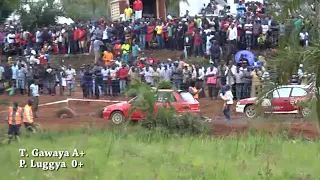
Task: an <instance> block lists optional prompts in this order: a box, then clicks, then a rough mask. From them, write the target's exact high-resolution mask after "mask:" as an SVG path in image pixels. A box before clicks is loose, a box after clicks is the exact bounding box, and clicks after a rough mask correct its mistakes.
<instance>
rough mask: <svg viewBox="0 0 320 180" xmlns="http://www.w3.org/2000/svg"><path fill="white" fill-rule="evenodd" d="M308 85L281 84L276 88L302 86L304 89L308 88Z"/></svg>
mask: <svg viewBox="0 0 320 180" xmlns="http://www.w3.org/2000/svg"><path fill="white" fill-rule="evenodd" d="M309 86H310V85H294V84H293V85H282V86H279V87H277V88H304V89H307V88H309Z"/></svg>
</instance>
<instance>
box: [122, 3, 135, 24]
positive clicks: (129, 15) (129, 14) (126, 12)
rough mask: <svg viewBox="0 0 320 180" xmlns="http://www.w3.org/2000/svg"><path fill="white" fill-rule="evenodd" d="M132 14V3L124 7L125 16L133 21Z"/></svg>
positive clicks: (127, 19)
mask: <svg viewBox="0 0 320 180" xmlns="http://www.w3.org/2000/svg"><path fill="white" fill-rule="evenodd" d="M132 15H133V10H132V8H131V7H130V5H129V4H128V7H127V8H125V9H124V16H125V18H126V21H130V22H131V19H132Z"/></svg>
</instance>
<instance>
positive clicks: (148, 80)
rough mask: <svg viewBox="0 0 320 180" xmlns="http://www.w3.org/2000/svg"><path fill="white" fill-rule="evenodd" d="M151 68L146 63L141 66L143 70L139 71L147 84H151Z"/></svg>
mask: <svg viewBox="0 0 320 180" xmlns="http://www.w3.org/2000/svg"><path fill="white" fill-rule="evenodd" d="M153 72H154V70H153V68H152V67H150V66H149V65H147V66H146V67H144V68H143V71H142V72H141V73H140V74H141V75H143V76H144V79H145V81H146V83H147V84H149V85H153V84H154V82H153Z"/></svg>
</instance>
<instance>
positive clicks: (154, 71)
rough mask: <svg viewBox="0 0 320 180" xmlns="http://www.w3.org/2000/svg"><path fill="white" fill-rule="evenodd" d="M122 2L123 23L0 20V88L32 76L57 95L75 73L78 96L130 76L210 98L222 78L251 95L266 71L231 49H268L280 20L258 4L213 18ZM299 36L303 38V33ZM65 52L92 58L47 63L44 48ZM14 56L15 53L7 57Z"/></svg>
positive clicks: (23, 83)
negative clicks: (147, 13)
mask: <svg viewBox="0 0 320 180" xmlns="http://www.w3.org/2000/svg"><path fill="white" fill-rule="evenodd" d="M138 1H139V0H138ZM138 1H137V2H138ZM138 7H139V6H138ZM128 8H130V7H129V6H128ZM128 8H127V9H126V10H125V18H126V20H125V21H123V22H118V21H114V22H111V21H109V20H104V19H99V20H95V21H90V22H88V23H78V24H75V25H55V26H50V27H43V28H37V29H35V30H26V29H21V28H17V27H12V26H11V25H10V24H9V25H6V26H1V28H0V49H1V50H2V51H1V52H2V55H4V56H5V57H6V60H8V61H6V62H5V63H6V64H5V65H4V67H0V82H1V83H0V90H1V91H2V92H3V91H4V89H6V88H13V87H14V88H15V89H17V90H19V91H20V93H21V94H25V93H28V92H29V91H28V88H29V87H30V84H32V83H34V82H37V83H38V84H39V85H40V89H41V93H48V94H51V95H55V94H56V88H57V87H58V88H59V94H60V95H64V94H65V93H64V92H65V91H67V92H68V94H69V95H72V92H73V91H74V88H75V87H76V85H77V84H76V79H79V80H80V87H81V88H82V90H83V96H84V97H95V98H99V97H100V96H103V95H105V96H117V95H119V94H121V93H123V92H124V90H125V88H126V87H127V85H128V84H129V83H130V82H133V81H136V80H142V81H145V82H147V83H148V84H150V85H156V84H157V83H158V82H159V81H161V80H165V81H171V82H172V83H173V84H174V85H175V86H176V87H177V88H180V89H187V88H188V87H189V86H190V85H191V84H195V86H196V87H197V88H199V89H200V88H203V87H204V86H206V87H208V90H209V91H208V95H207V96H209V97H212V98H217V95H218V91H219V89H220V88H221V87H222V86H223V85H226V84H228V85H231V86H232V87H233V91H234V92H235V94H236V96H235V97H236V98H237V99H242V98H247V97H252V96H255V95H256V93H257V91H258V90H259V89H261V86H262V84H263V83H262V82H263V81H266V80H269V74H270V73H271V72H268V71H269V70H268V69H265V68H264V66H265V63H266V62H265V60H263V57H260V58H258V57H257V58H256V60H255V61H256V62H255V63H254V65H253V64H251V63H249V62H248V59H246V57H244V56H242V57H241V58H240V59H239V60H238V61H237V62H236V61H235V59H234V55H235V54H236V53H237V52H238V51H239V50H245V49H247V50H251V49H256V50H265V49H270V48H273V47H274V46H276V45H277V43H278V40H279V38H280V37H281V36H282V35H284V33H285V25H284V24H281V23H277V22H276V21H275V20H274V19H273V18H272V17H271V16H266V15H265V14H264V10H263V7H262V5H261V4H254V3H253V4H246V5H245V4H242V3H241V2H240V3H239V5H238V8H237V10H238V11H237V16H235V17H233V16H224V17H223V18H219V17H215V18H213V19H210V18H207V17H206V16H203V17H198V16H195V17H190V16H189V15H188V13H186V16H185V17H183V18H175V17H170V18H167V19H161V18H160V19H149V18H143V17H140V16H141V14H140V12H137V11H142V10H141V8H137V4H136V6H135V7H134V9H133V10H131V11H130V10H128ZM297 21H298V20H297ZM306 33H307V32H306ZM300 37H301V38H300V40H301V43H302V44H303V45H304V44H306V42H307V41H308V37H307V34H304V36H302V35H301V36H300ZM148 49H159V50H162V49H167V50H172V51H184V55H181V57H177V59H173V60H171V59H169V60H167V59H161V57H160V58H159V57H158V58H156V57H154V56H153V55H152V54H146V53H145V52H147V51H146V50H148ZM73 54H85V55H88V54H94V60H93V63H92V64H88V65H83V66H82V67H81V69H80V70H79V69H73V68H72V67H71V66H68V67H66V66H65V63H68V62H61V64H59V65H51V64H50V57H51V56H52V55H66V56H67V55H73ZM16 56H19V57H20V58H19V59H18V60H14V58H13V57H16ZM189 56H196V57H203V58H206V59H207V60H208V62H210V66H207V67H204V66H200V65H199V64H197V63H194V62H191V63H189V64H187V63H186V58H187V57H189ZM2 63H3V61H2ZM25 89H27V90H25ZM200 97H205V91H202V93H201V95H200Z"/></svg>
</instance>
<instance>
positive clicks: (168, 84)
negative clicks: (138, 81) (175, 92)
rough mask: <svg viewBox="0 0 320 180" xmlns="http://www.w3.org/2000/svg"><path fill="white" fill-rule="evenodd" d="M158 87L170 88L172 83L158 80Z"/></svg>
mask: <svg viewBox="0 0 320 180" xmlns="http://www.w3.org/2000/svg"><path fill="white" fill-rule="evenodd" d="M157 88H158V89H172V88H173V86H172V83H171V82H170V81H160V82H159V83H158V85H157Z"/></svg>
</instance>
